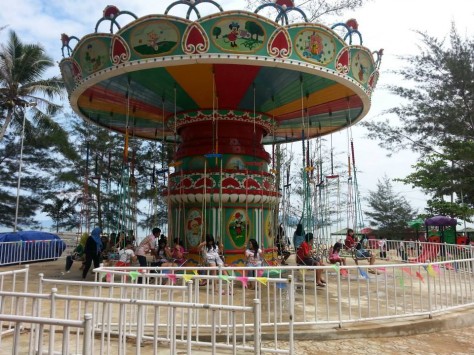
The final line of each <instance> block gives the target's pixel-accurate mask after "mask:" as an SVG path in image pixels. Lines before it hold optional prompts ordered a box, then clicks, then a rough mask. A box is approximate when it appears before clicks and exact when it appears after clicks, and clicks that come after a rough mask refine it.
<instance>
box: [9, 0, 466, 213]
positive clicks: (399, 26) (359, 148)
mask: <svg viewBox="0 0 474 355" xmlns="http://www.w3.org/2000/svg"><path fill="white" fill-rule="evenodd" d="M217 1H218V0H217ZM301 1H302V0H300V1H299V2H301ZM218 2H219V3H220V4H221V6H222V7H223V8H224V10H233V9H242V8H244V6H245V2H244V1H243V0H239V1H237V0H232V1H230V0H222V1H218ZM171 3H172V1H168V0H154V1H150V0H134V1H129V0H127V1H126V0H115V1H114V0H112V1H109V0H2V4H1V8H0V26H5V25H8V28H9V29H12V30H14V31H16V32H17V34H18V35H19V36H20V38H21V39H22V40H23V41H24V42H26V43H30V42H33V43H41V44H42V45H43V46H44V47H45V48H46V50H47V52H48V54H49V55H50V56H51V57H53V58H54V59H55V60H57V61H60V60H61V43H60V40H59V39H60V35H61V33H63V32H64V33H67V34H68V35H74V36H77V37H79V38H81V37H82V36H84V35H86V34H88V33H91V32H93V31H94V27H95V25H96V22H97V21H98V20H99V19H100V18H101V16H102V11H103V9H104V8H105V6H106V5H108V4H113V5H116V6H117V7H118V8H119V9H120V10H128V11H131V12H133V13H135V14H136V15H137V16H139V17H141V16H144V15H148V14H152V13H159V14H162V13H163V12H164V10H165V9H166V7H167V6H168V5H169V4H171ZM296 4H298V1H296ZM179 10H180V8H179V7H177V8H176V11H174V12H172V14H173V15H178V14H179ZM200 10H201V8H200ZM205 12H206V11H205V8H204V10H203V13H205ZM352 17H353V18H356V19H357V21H358V23H359V31H360V32H361V33H362V37H363V41H364V43H363V44H364V45H365V46H367V47H368V48H370V49H371V50H373V51H375V50H378V49H380V48H384V57H383V61H382V70H381V75H380V79H379V83H378V87H377V89H376V90H375V93H374V94H373V97H372V108H371V111H370V112H369V114H368V115H367V116H366V118H365V120H377V119H380V115H381V113H382V112H383V111H384V110H386V109H388V108H390V107H393V106H396V105H397V103H398V102H399V101H398V99H397V98H396V97H393V96H391V95H390V94H389V93H388V92H387V90H386V89H385V88H384V86H385V85H387V84H389V83H390V82H391V81H392V82H393V81H394V80H398V79H397V78H396V77H394V76H393V75H391V74H389V73H388V72H389V71H390V70H393V69H396V68H398V67H400V66H401V65H402V62H401V61H400V60H399V59H398V56H404V55H410V54H416V53H417V50H418V47H417V45H418V44H420V41H419V39H420V38H419V36H418V35H417V34H416V33H415V32H414V31H415V30H419V31H426V32H427V33H428V34H430V35H431V36H435V37H438V38H445V37H447V36H448V34H449V31H450V28H451V24H452V23H455V24H456V27H457V29H458V32H459V33H460V34H461V35H463V36H464V35H467V36H471V37H472V36H473V35H474V0H450V1H441V0H396V1H395V0H372V1H371V2H369V3H368V4H367V5H365V6H364V8H362V9H359V10H357V11H355V12H354V13H347V14H345V15H344V16H343V17H342V18H340V19H338V20H337V22H345V21H346V20H347V19H349V18H352ZM333 22H334V21H331V22H330V23H328V24H329V25H331V24H333ZM7 32H8V31H5V30H4V31H2V32H0V43H1V42H4V40H5V37H6V35H7ZM57 73H59V69H58V68H55V70H54V72H52V74H57ZM365 133H366V132H365V130H364V129H363V128H362V127H358V126H354V127H353V128H352V134H353V138H354V144H355V151H356V165H357V168H358V171H359V175H358V181H359V188H360V192H361V195H362V197H364V196H366V195H367V192H368V191H369V190H370V191H374V190H375V189H376V183H377V180H378V179H381V178H382V177H383V176H384V175H387V176H389V177H390V178H399V177H404V176H406V175H407V174H409V173H410V172H411V165H412V164H413V163H414V162H415V160H416V156H414V155H413V154H410V152H403V153H399V154H396V155H394V156H392V157H391V158H387V157H386V151H384V150H382V149H381V148H379V147H378V146H377V142H374V141H370V140H368V139H366V138H365ZM333 138H334V145H335V146H336V145H339V146H341V151H345V149H346V148H345V146H346V145H347V139H346V132H341V133H337V134H335V135H334V137H333ZM394 187H395V190H396V192H399V193H401V194H402V195H403V196H405V197H406V198H407V199H408V201H409V202H410V203H411V205H412V206H413V207H415V208H417V209H419V210H420V212H422V209H423V208H424V207H425V198H424V195H423V194H422V193H421V192H420V191H417V190H412V189H411V187H409V186H404V185H401V184H397V183H394Z"/></svg>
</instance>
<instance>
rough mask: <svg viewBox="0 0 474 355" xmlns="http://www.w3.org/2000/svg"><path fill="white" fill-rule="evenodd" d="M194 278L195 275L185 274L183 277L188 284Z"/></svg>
mask: <svg viewBox="0 0 474 355" xmlns="http://www.w3.org/2000/svg"><path fill="white" fill-rule="evenodd" d="M193 277H194V276H193V275H190V274H184V275H183V279H184V281H186V282H189V281H191V280H192V278H193Z"/></svg>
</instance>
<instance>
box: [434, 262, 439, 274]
mask: <svg viewBox="0 0 474 355" xmlns="http://www.w3.org/2000/svg"><path fill="white" fill-rule="evenodd" d="M433 270H434V271H435V272H436V273H437V274H438V275H439V274H440V273H441V270H440V268H439V265H438V264H435V265H433Z"/></svg>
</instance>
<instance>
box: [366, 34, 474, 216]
mask: <svg viewBox="0 0 474 355" xmlns="http://www.w3.org/2000/svg"><path fill="white" fill-rule="evenodd" d="M419 35H420V36H421V42H422V46H421V48H420V53H419V54H417V55H414V56H410V57H407V58H404V59H405V61H406V63H407V66H406V67H405V68H403V69H401V70H399V71H398V72H397V73H398V74H399V75H400V76H401V77H402V79H403V80H401V81H400V83H403V84H401V85H393V86H391V87H390V90H391V91H392V93H394V94H396V95H398V96H399V97H401V98H402V99H403V100H404V101H403V104H401V105H399V106H397V107H394V108H392V109H391V110H389V111H388V114H394V115H396V116H397V117H398V118H399V119H400V123H401V124H400V125H398V126H394V125H393V124H391V123H390V122H389V121H388V120H386V121H384V122H364V123H363V125H365V126H366V127H367V128H368V129H369V131H370V133H369V137H370V138H373V139H378V140H379V141H380V145H381V146H382V147H384V148H387V149H388V150H390V152H396V151H400V150H402V149H409V150H411V151H413V152H416V153H419V154H420V156H419V159H418V163H417V164H416V165H415V166H414V167H413V168H414V170H415V171H414V172H413V173H412V174H410V175H408V176H407V177H406V178H404V179H401V181H403V182H404V183H407V184H411V185H412V186H415V187H419V188H421V189H423V190H424V191H425V192H426V193H427V194H428V195H431V196H433V200H436V201H442V200H443V198H446V196H448V199H450V200H453V201H455V203H457V202H458V201H459V200H461V197H462V200H463V202H464V203H466V204H467V205H468V206H469V207H473V206H474V184H473V182H474V181H473V179H474V154H473V153H474V39H473V38H466V39H464V38H461V37H460V36H459V35H458V33H457V32H456V29H455V28H454V25H453V27H452V30H451V33H450V36H449V44H447V43H445V41H442V40H439V39H436V38H433V37H431V36H429V35H428V34H426V33H419Z"/></svg>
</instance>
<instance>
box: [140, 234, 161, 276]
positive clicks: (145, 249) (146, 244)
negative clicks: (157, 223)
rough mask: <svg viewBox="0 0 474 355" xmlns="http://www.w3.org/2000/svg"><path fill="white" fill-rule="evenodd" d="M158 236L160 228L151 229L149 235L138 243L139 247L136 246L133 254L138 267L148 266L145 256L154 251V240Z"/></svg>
mask: <svg viewBox="0 0 474 355" xmlns="http://www.w3.org/2000/svg"><path fill="white" fill-rule="evenodd" d="M160 234H161V229H160V228H153V230H152V231H151V234H150V235H149V236H147V237H146V238H145V239H143V240H142V241H141V242H140V245H139V246H138V248H137V250H136V252H135V255H136V256H137V259H138V263H139V264H140V266H143V267H146V266H148V264H147V261H146V254H148V253H151V252H154V251H155V245H156V239H157V238H159V237H160Z"/></svg>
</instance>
